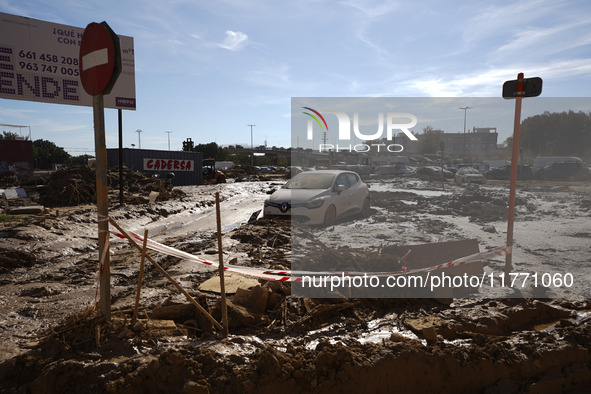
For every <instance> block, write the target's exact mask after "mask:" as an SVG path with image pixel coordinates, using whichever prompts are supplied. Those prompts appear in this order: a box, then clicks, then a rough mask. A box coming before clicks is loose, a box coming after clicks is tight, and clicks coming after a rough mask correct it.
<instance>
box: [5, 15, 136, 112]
mask: <svg viewBox="0 0 591 394" xmlns="http://www.w3.org/2000/svg"><path fill="white" fill-rule="evenodd" d="M83 33H84V28H79V27H72V26H67V25H60V24H56V23H50V22H44V21H40V20H37V19H30V18H25V17H21V16H15V15H10V14H5V13H0V98H5V99H13V100H26V101H40V102H45V103H54V104H70V105H82V106H88V107H92V96H91V95H89V94H88V93H86V92H85V91H84V89H83V87H82V82H81V80H80V70H79V54H80V44H81V41H82V35H83ZM119 39H120V43H121V63H122V71H121V74H120V75H119V78H118V80H117V83H116V84H115V86H114V87H113V89H112V90H111V93H110V94H108V95H106V96H105V97H104V102H105V107H106V108H121V109H130V110H135V108H136V99H135V63H134V49H133V37H127V36H119Z"/></svg>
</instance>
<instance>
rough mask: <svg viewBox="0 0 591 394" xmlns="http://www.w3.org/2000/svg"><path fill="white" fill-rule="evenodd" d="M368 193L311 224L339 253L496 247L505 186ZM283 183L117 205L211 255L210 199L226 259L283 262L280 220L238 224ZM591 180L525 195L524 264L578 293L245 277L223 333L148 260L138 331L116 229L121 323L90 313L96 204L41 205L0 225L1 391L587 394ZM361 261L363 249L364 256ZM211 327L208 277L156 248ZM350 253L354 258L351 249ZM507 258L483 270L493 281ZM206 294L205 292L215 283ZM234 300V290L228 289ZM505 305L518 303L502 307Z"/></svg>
mask: <svg viewBox="0 0 591 394" xmlns="http://www.w3.org/2000/svg"><path fill="white" fill-rule="evenodd" d="M370 183H371V189H370V190H371V196H372V205H373V207H372V215H371V216H370V217H369V218H367V219H359V218H355V219H350V220H347V221H345V222H341V223H338V224H337V225H336V226H334V227H331V228H328V229H315V230H314V231H313V233H314V234H315V240H316V241H318V242H322V244H323V245H324V246H326V247H327V248H329V249H330V251H331V254H332V255H334V256H337V258H343V259H344V258H350V257H351V256H359V255H360V254H359V253H358V252H359V251H361V252H363V253H365V254H366V255H371V256H374V257H375V256H377V255H376V253H392V249H388V248H396V247H401V246H404V245H415V244H426V243H437V242H448V241H455V240H461V239H468V238H470V239H476V240H477V241H478V245H479V248H480V250H485V249H488V248H492V247H496V246H502V245H504V242H505V238H506V222H505V220H506V199H507V197H506V196H507V185H506V184H505V183H502V182H497V183H488V184H486V185H484V186H457V185H453V184H449V183H448V184H446V185H445V190H441V184H440V183H438V182H433V183H431V182H429V181H425V180H417V179H412V178H400V179H396V180H393V181H379V182H378V181H376V182H373V181H372V182H370ZM280 184H281V182H276V181H266V182H244V183H228V184H226V185H219V186H200V187H182V188H180V189H181V190H182V191H183V192H184V193H183V194H184V195H183V196H180V197H178V198H173V199H170V200H167V201H163V202H158V201H157V202H155V203H152V204H149V203H147V204H137V205H135V204H134V205H126V206H124V207H117V206H114V207H112V208H111V210H110V215H111V217H112V218H113V219H114V220H115V221H117V223H119V224H120V225H121V226H122V227H124V228H125V229H128V230H131V231H134V232H136V233H139V234H142V233H143V231H144V229H148V231H149V237H150V238H153V239H155V240H157V241H158V242H161V243H163V244H166V245H169V246H173V247H175V248H178V249H181V250H183V251H186V252H189V253H192V254H195V255H199V256H204V257H205V258H207V259H209V260H212V261H217V253H218V250H217V243H216V239H215V238H216V233H215V227H216V222H215V210H214V201H215V192H219V193H220V197H221V212H222V227H223V232H224V236H223V245H224V246H223V250H224V260H225V261H226V262H228V261H230V260H232V259H234V258H235V259H237V260H236V263H235V264H239V265H243V266H247V267H264V268H273V269H289V268H291V260H290V258H291V254H292V249H291V239H292V238H291V237H292V235H293V232H292V229H291V227H290V225H289V223H286V222H282V221H273V220H266V219H263V220H259V221H257V222H254V223H247V221H248V219H249V218H250V217H251V215H252V213H253V212H255V211H256V210H258V209H261V208H262V203H263V201H264V199H265V198H266V197H267V196H268V194H269V193H270V192H271V191H272V190H273V189H274V188H277V187H279V185H280ZM590 192H591V185H589V184H585V183H545V184H540V183H539V182H538V183H524V184H521V185H519V189H518V198H517V213H516V224H515V242H516V247H515V250H514V256H513V262H514V269H515V270H516V271H524V272H525V271H528V272H540V273H541V272H542V271H543V270H548V269H551V270H552V272H560V273H565V272H567V271H569V272H573V273H574V274H575V275H576V276H575V278H576V284H575V285H574V286H571V287H568V288H567V287H563V288H559V287H553V286H549V287H545V288H543V289H542V291H541V290H540V289H539V288H536V287H533V286H531V285H529V286H528V285H526V286H522V287H519V288H518V289H517V290H518V291H516V289H510V290H509V289H506V288H505V289H492V290H493V292H492V293H491V289H487V292H483V291H481V292H480V293H479V292H478V291H476V292H472V293H471V294H470V295H469V297H468V298H467V297H462V298H454V299H453V300H452V302H451V303H449V302H444V303H442V302H441V301H435V300H432V299H390V298H383V299H353V298H339V299H309V298H296V297H292V296H291V295H290V294H291V290H290V286H289V284H282V283H278V282H261V283H259V282H257V281H253V280H249V281H244V282H240V284H239V285H237V286H236V287H241V290H238V291H237V292H236V294H232V295H231V298H230V299H229V308H230V309H229V314H230V334H231V335H230V337H229V338H227V339H220V338H217V334H216V330H215V329H213V328H212V327H211V326H210V325H209V324H208V323H207V322H206V321H204V320H203V318H202V316H201V315H200V314H199V313H198V312H197V311H196V310H195V309H194V307H193V306H192V305H191V304H189V303H188V302H187V300H186V299H185V297H183V296H182V295H181V294H179V293H178V292H177V291H176V290H175V288H174V286H172V285H171V284H170V282H168V281H167V280H166V279H165V278H164V277H163V276H162V275H161V274H160V273H159V272H158V271H157V270H155V269H154V268H153V267H151V266H150V264H149V263H148V264H147V265H146V272H145V276H144V282H143V285H142V286H143V287H142V296H141V302H140V319H139V320H138V322H136V323H135V324H133V325H132V324H131V316H132V310H133V304H134V299H135V291H136V286H137V277H138V272H139V261H140V255H139V253H138V252H137V251H135V250H134V249H132V248H131V247H130V246H129V245H128V244H127V243H126V242H125V241H122V240H119V239H118V238H116V237H111V251H112V252H111V274H112V278H111V282H112V290H111V293H112V308H113V319H112V321H111V322H109V323H108V322H105V321H104V320H103V319H102V318H101V317H100V315H99V314H98V313H97V308H96V300H97V283H98V252H97V245H96V210H95V208H94V207H93V206H92V205H78V206H74V207H59V208H50V209H48V210H47V212H45V213H44V214H41V215H33V216H30V217H27V218H18V219H16V218H13V219H12V221H9V222H4V223H3V224H2V227H1V228H0V250H1V251H2V264H1V265H0V269H1V272H0V357H1V359H0V361H2V364H0V381H3V382H4V383H3V385H2V389H1V390H2V391H4V392H28V391H33V392H57V391H63V390H66V389H68V390H69V391H76V392H77V391H79V392H83V391H84V392H105V391H108V392H145V391H151V390H152V391H174V392H199V393H201V392H203V393H205V392H258V393H260V392H271V391H277V389H278V388H281V389H282V390H283V391H286V392H310V391H315V392H335V391H337V392H338V391H341V392H355V391H360V390H365V391H368V392H391V391H392V390H393V389H398V390H403V391H408V390H419V391H426V390H432V391H437V392H458V391H468V392H565V391H568V392H585V391H586V390H587V389H588V387H590V386H591V356H590V354H589V348H590V347H591V300H590V299H591V293H590V292H589V291H590V290H589V289H591V271H590V267H589V266H590V264H589V262H590V261H591V220H590V216H591V199H590V197H589V195H591V193H590ZM370 252H371V253H370ZM149 253H150V256H152V257H153V258H154V259H155V260H156V261H157V262H158V263H159V264H161V265H162V266H163V267H164V268H165V269H166V270H167V272H168V273H169V274H170V275H171V276H173V277H174V278H175V280H177V281H178V282H179V283H180V285H181V286H183V287H184V288H185V289H187V291H189V293H190V294H191V295H192V296H193V297H194V298H195V299H197V300H199V302H200V303H201V304H202V305H204V307H206V308H207V309H208V310H210V311H211V313H212V314H213V316H214V317H217V318H218V319H219V315H220V310H219V295H218V294H217V293H216V292H215V291H211V288H210V287H207V286H204V284H205V283H207V281H208V280H210V279H211V278H214V281H215V275H216V269H215V268H212V267H209V266H205V265H199V264H196V263H194V262H189V261H187V260H181V259H178V258H175V257H170V256H164V255H161V254H157V253H155V252H149ZM356 253H357V254H356ZM503 267H504V258H502V257H499V258H495V259H491V260H490V261H488V262H486V264H485V265H484V270H485V272H486V273H487V274H490V273H492V274H497V273H500V272H502V271H503ZM214 287H215V286H214ZM234 291H236V290H234ZM511 297H514V298H511Z"/></svg>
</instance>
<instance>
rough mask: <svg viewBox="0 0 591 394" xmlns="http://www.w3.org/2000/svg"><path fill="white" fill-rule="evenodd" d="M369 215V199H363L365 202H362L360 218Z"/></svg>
mask: <svg viewBox="0 0 591 394" xmlns="http://www.w3.org/2000/svg"><path fill="white" fill-rule="evenodd" d="M369 215H371V205H370V202H369V198H368V197H365V200H363V206H362V207H361V216H363V217H364V218H368V217H369Z"/></svg>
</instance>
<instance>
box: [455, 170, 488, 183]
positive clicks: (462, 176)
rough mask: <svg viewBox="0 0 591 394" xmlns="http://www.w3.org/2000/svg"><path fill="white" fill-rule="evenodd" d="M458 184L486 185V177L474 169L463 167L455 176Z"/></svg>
mask: <svg viewBox="0 0 591 394" xmlns="http://www.w3.org/2000/svg"><path fill="white" fill-rule="evenodd" d="M454 178H455V181H456V183H459V184H462V183H484V175H482V174H481V173H480V171H478V170H477V169H476V168H473V167H462V168H460V169H459V170H458V171H457V172H456V175H455V176H454Z"/></svg>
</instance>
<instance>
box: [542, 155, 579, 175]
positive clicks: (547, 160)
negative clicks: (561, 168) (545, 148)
mask: <svg viewBox="0 0 591 394" xmlns="http://www.w3.org/2000/svg"><path fill="white" fill-rule="evenodd" d="M552 163H583V160H581V159H579V158H578V157H536V160H535V161H534V168H533V170H534V172H536V171H538V170H541V169H542V168H544V167H546V166H547V165H548V164H552Z"/></svg>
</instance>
